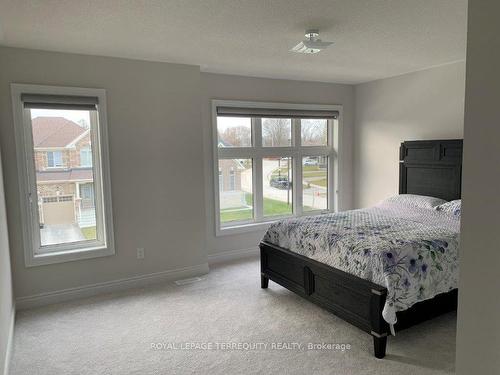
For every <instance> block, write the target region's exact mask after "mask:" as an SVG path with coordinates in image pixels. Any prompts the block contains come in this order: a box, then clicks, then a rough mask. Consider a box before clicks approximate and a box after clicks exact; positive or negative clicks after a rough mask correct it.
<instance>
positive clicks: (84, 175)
mask: <svg viewBox="0 0 500 375" xmlns="http://www.w3.org/2000/svg"><path fill="white" fill-rule="evenodd" d="M92 179H93V175H92V168H74V169H67V170H58V171H38V172H36V181H37V182H50V181H67V182H70V181H82V180H92Z"/></svg>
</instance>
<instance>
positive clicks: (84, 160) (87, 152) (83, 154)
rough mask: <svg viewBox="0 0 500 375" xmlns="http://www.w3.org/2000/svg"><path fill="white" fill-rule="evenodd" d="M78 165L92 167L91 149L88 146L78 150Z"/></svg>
mask: <svg viewBox="0 0 500 375" xmlns="http://www.w3.org/2000/svg"><path fill="white" fill-rule="evenodd" d="M80 167H92V150H91V149H90V147H85V148H82V149H81V150H80Z"/></svg>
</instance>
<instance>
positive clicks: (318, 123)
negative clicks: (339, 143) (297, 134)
mask: <svg viewBox="0 0 500 375" xmlns="http://www.w3.org/2000/svg"><path fill="white" fill-rule="evenodd" d="M301 137H302V144H303V145H305V146H314V145H319V144H324V143H326V141H327V137H328V127H327V126H326V120H321V119H307V120H302V123H301Z"/></svg>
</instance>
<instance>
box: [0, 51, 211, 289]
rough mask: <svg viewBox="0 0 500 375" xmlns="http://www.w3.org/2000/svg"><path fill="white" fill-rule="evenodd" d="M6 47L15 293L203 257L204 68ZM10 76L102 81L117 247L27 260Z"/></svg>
mask: <svg viewBox="0 0 500 375" xmlns="http://www.w3.org/2000/svg"><path fill="white" fill-rule="evenodd" d="M0 56H1V58H0V72H1V73H0V74H1V75H0V123H1V127H0V139H1V141H0V142H1V145H0V146H1V148H2V159H3V166H4V175H5V181H6V185H5V190H6V197H7V213H8V218H9V235H10V242H11V254H12V263H13V275H14V288H15V295H16V298H17V297H23V296H29V295H33V294H38V293H42V292H49V291H54V290H61V289H65V288H71V287H77V286H81V285H86V284H93V283H99V282H104V281H109V280H116V279H120V278H127V277H131V276H135V275H142V274H149V273H153V272H159V271H164V270H171V269H178V268H182V267H186V266H194V265H199V264H203V263H206V252H205V251H204V244H203V240H204V238H205V220H204V217H205V202H204V199H203V194H204V192H203V184H204V178H203V163H202V159H203V151H202V150H203V147H202V132H201V127H200V123H201V120H200V118H201V117H200V113H201V110H200V105H199V103H200V90H199V88H200V72H199V68H198V67H197V66H188V65H176V64H166V63H151V62H143V61H134V60H126V59H117V58H107V57H96V56H85V55H74V54H61V53H52V52H42V51H34V50H23V49H13V48H0ZM12 82H16V83H31V84H46V85H60V86H78V87H93V88H104V89H106V91H107V104H108V126H109V141H110V162H111V180H112V196H113V211H114V212H113V214H114V229H115V241H116V255H115V256H110V257H104V258H98V259H91V260H82V261H76V262H69V263H62V264H55V265H49V266H41V267H32V268H26V267H25V266H24V256H23V250H22V242H21V229H20V228H21V219H20V216H19V192H18V185H17V181H18V178H17V171H16V162H15V160H16V158H15V147H14V126H13V121H12V104H11V99H10V86H9V85H10V83H12ZM137 247H144V248H145V252H146V258H145V259H144V260H141V261H140V260H137V259H136V248H137ZM2 250H3V249H2ZM2 266H3V264H2Z"/></svg>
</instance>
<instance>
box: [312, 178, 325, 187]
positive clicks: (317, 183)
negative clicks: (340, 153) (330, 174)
mask: <svg viewBox="0 0 500 375" xmlns="http://www.w3.org/2000/svg"><path fill="white" fill-rule="evenodd" d="M311 184H313V185H317V186H322V187H326V184H327V182H326V178H322V179H321V180H314V181H311Z"/></svg>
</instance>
